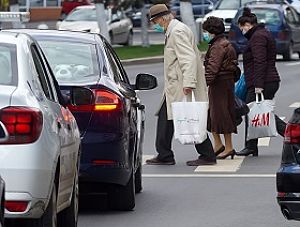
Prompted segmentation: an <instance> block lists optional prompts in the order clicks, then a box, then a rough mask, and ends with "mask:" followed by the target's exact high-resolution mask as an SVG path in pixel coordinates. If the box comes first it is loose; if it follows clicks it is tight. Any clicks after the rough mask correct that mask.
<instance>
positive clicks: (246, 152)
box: [236, 147, 258, 156]
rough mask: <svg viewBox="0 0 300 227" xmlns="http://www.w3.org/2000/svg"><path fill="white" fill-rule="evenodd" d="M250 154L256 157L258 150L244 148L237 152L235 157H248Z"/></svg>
mask: <svg viewBox="0 0 300 227" xmlns="http://www.w3.org/2000/svg"><path fill="white" fill-rule="evenodd" d="M250 154H252V155H253V156H258V150H257V149H256V150H252V149H249V148H247V147H246V148H244V149H243V150H241V151H239V152H236V155H237V156H248V155H250Z"/></svg>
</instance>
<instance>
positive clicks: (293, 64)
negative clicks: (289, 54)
mask: <svg viewBox="0 0 300 227" xmlns="http://www.w3.org/2000/svg"><path fill="white" fill-rule="evenodd" d="M285 65H286V66H295V65H300V62H291V63H287V64H285Z"/></svg>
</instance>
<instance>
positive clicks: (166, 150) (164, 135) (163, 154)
mask: <svg viewBox="0 0 300 227" xmlns="http://www.w3.org/2000/svg"><path fill="white" fill-rule="evenodd" d="M173 134H174V125H173V121H172V120H168V117H167V105H166V101H164V103H163V105H162V107H161V109H160V111H159V113H158V120H157V128H156V142H155V146H156V150H157V152H158V159H160V160H164V161H170V160H173V159H174V153H173V151H172V149H171V147H172V139H173ZM195 148H196V150H197V152H198V154H199V155H200V157H201V158H204V159H207V160H216V156H215V153H214V149H213V146H212V144H211V141H210V139H209V137H208V136H207V139H206V140H205V141H204V142H203V143H201V144H196V145H195Z"/></svg>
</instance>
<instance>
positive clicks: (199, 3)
mask: <svg viewBox="0 0 300 227" xmlns="http://www.w3.org/2000/svg"><path fill="white" fill-rule="evenodd" d="M191 3H192V7H193V13H194V18H195V19H196V18H199V17H203V16H204V15H205V14H207V13H208V12H210V11H212V9H213V8H214V3H213V1H211V0H192V1H191ZM169 7H170V10H171V11H172V12H174V13H175V14H176V18H177V19H181V16H180V1H179V0H172V1H171V2H170V4H169Z"/></svg>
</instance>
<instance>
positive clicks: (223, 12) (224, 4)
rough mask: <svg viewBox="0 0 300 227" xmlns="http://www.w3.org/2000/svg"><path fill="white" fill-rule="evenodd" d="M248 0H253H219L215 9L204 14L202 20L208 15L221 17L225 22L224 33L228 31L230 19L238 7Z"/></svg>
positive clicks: (251, 0) (249, 0)
mask: <svg viewBox="0 0 300 227" xmlns="http://www.w3.org/2000/svg"><path fill="white" fill-rule="evenodd" d="M249 2H253V0H220V1H219V2H218V3H217V5H216V7H215V9H214V10H213V11H211V12H209V13H208V14H206V15H205V17H204V18H203V21H205V20H206V19H207V18H208V17H210V16H214V17H219V18H222V19H223V20H224V24H225V33H228V32H229V30H230V26H231V21H232V19H233V18H234V17H235V15H236V13H237V11H238V9H239V8H240V7H242V6H244V5H245V4H247V3H249ZM199 20H201V19H199ZM199 22H200V21H199Z"/></svg>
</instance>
